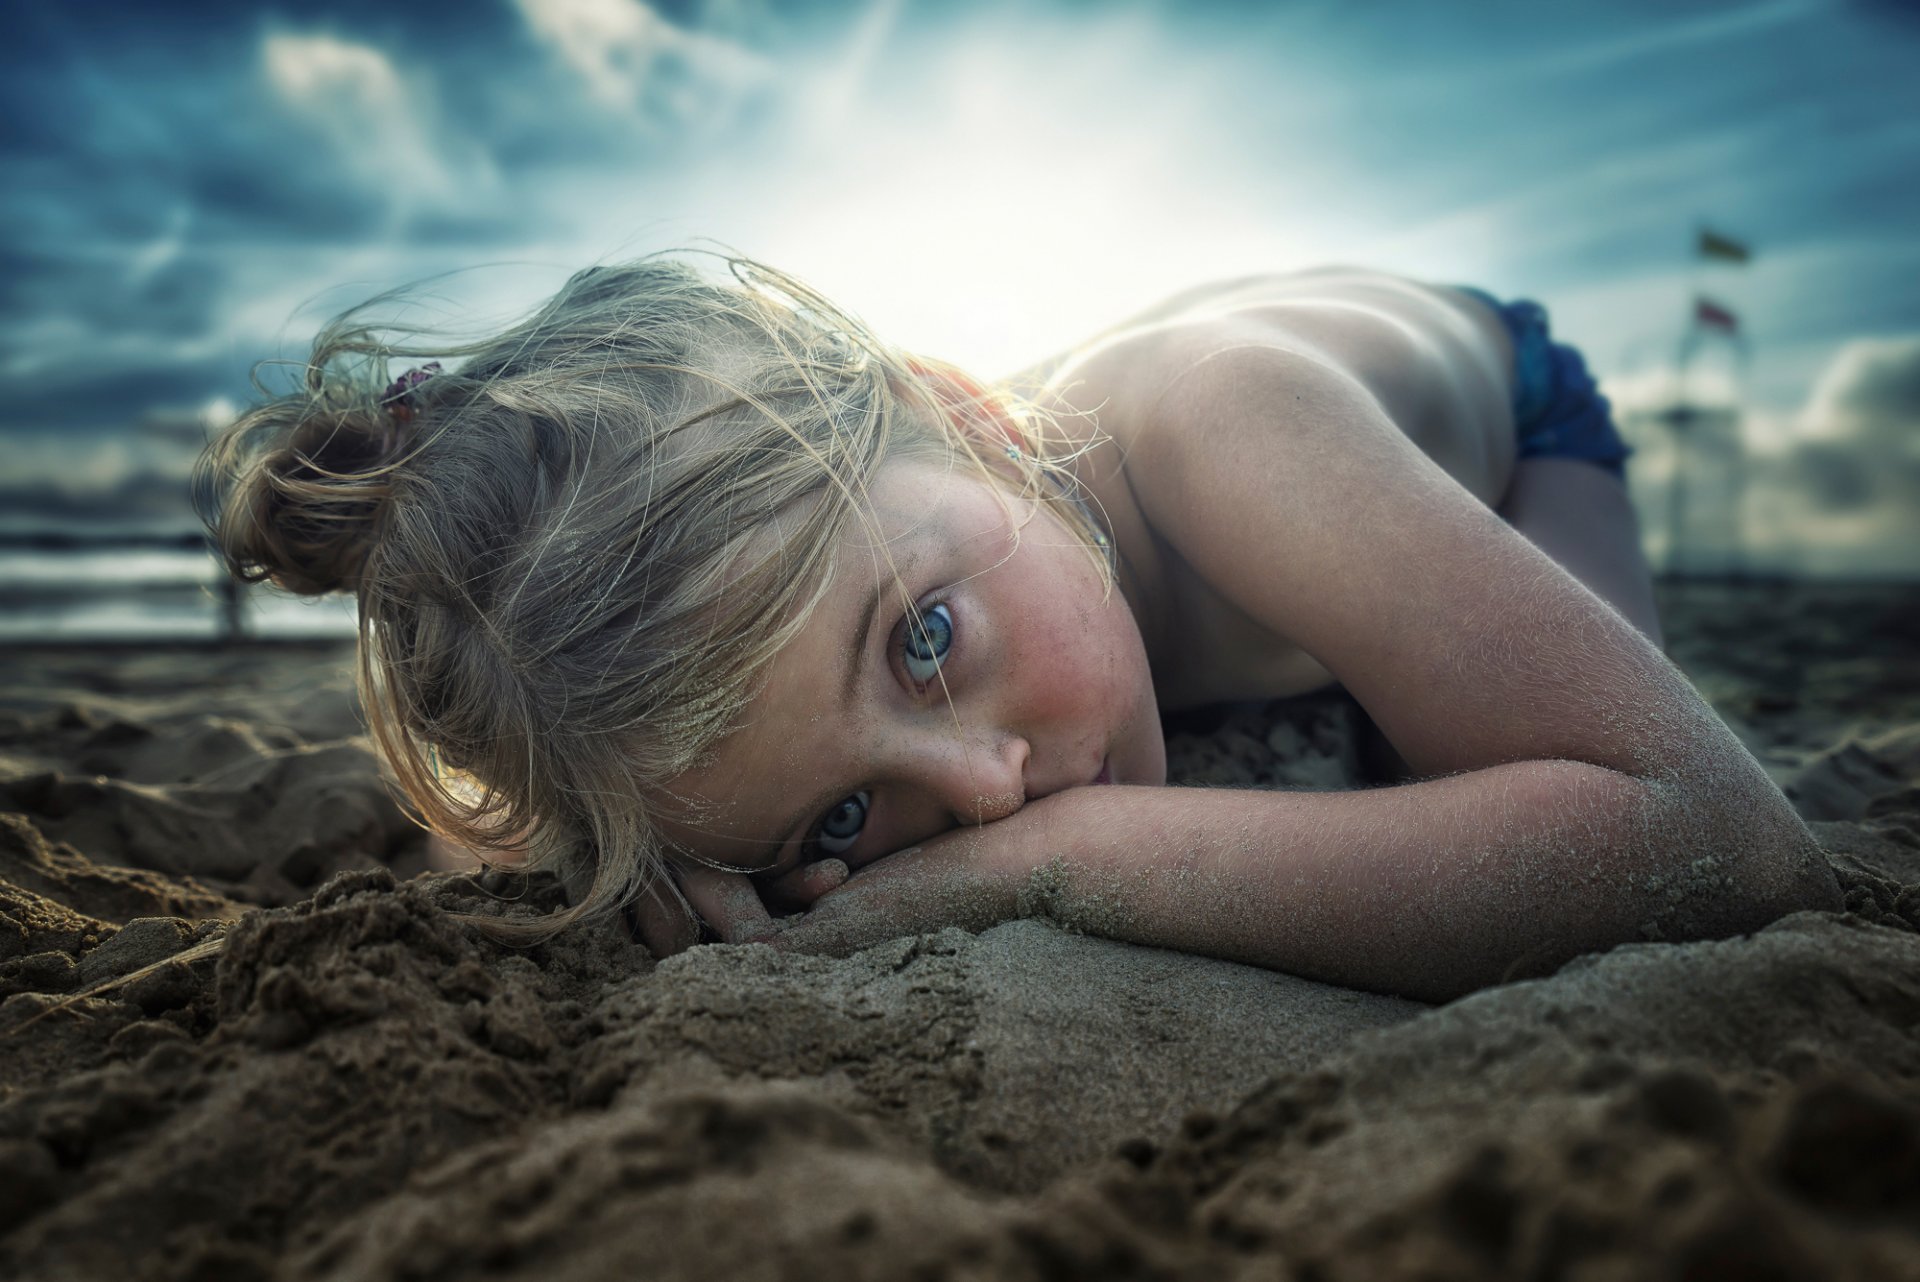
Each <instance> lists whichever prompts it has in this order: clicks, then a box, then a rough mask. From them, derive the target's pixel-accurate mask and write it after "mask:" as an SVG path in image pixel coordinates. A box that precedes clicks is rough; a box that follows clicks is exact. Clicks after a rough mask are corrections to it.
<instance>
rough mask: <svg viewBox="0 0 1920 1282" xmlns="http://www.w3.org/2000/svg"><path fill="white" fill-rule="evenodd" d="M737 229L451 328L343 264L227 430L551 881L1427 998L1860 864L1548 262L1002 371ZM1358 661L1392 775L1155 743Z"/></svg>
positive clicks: (252, 488)
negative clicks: (1194, 772) (893, 329)
mask: <svg viewBox="0 0 1920 1282" xmlns="http://www.w3.org/2000/svg"><path fill="white" fill-rule="evenodd" d="M725 261H726V263H727V265H728V267H729V268H730V274H729V277H728V278H725V279H718V278H713V277H709V276H708V275H705V274H703V273H701V272H700V271H698V270H696V268H695V267H693V266H691V265H689V264H688V263H687V262H686V261H685V260H683V259H680V258H653V259H648V260H643V261H641V262H638V263H633V264H629V265H625V266H613V267H598V268H593V269H590V270H588V271H585V272H582V273H580V274H579V275H577V276H575V277H574V278H573V279H572V280H571V281H569V282H568V283H567V285H566V286H565V288H563V289H562V290H561V291H560V293H559V294H558V295H557V296H556V297H555V298H554V299H553V300H552V301H551V302H549V303H548V304H547V305H546V306H545V307H544V308H543V309H542V310H541V311H540V312H538V313H537V314H536V315H535V316H534V317H533V318H532V319H531V320H529V321H527V322H525V323H523V324H520V325H517V326H515V327H514V328H512V329H510V330H509V331H508V332H506V333H504V334H502V335H500V336H499V337H498V338H495V339H491V340H488V341H484V342H479V343H473V344H468V345H464V346H454V347H448V346H445V345H440V346H430V345H426V344H423V343H422V342H419V341H406V340H404V339H402V338H399V337H396V336H395V332H394V331H393V330H391V329H389V328H383V327H378V326H373V325H370V324H365V323H362V322H361V321H360V320H358V319H357V313H349V314H348V316H346V317H342V318H341V319H340V320H338V321H336V322H335V323H334V324H333V325H332V326H331V327H330V328H329V329H328V330H327V331H326V332H325V333H323V334H322V335H321V336H320V338H319V339H318V340H317V344H316V348H315V351H314V353H313V356H312V360H311V363H310V365H309V366H308V369H307V377H306V382H305V388H304V390H303V391H301V392H298V393H296V394H294V395H290V396H286V397H283V398H281V399H278V400H274V401H272V402H270V403H267V404H265V405H262V406H259V407H257V408H255V409H254V410H252V411H251V412H250V413H248V414H247V415H246V416H245V417H244V418H243V419H242V420H241V421H240V422H239V423H237V424H236V425H235V426H234V428H233V429H232V431H231V432H230V433H229V434H228V435H227V436H226V437H225V438H224V439H223V440H222V441H221V442H219V443H218V444H217V445H216V446H215V448H214V450H213V451H212V452H211V454H210V456H209V460H208V462H209V465H210V467H211V470H212V472H213V474H214V476H216V477H217V478H219V479H220V480H221V481H222V482H223V486H222V489H223V492H224V507H223V509H222V510H221V511H220V512H219V514H218V516H217V518H216V519H215V525H216V529H217V533H218V537H219V539H220V544H221V547H222V548H223V549H224V551H225V554H226V556H227V558H228V560H229V562H230V565H231V567H232V569H233V570H234V571H235V572H236V573H238V574H240V575H242V576H243V577H246V578H249V579H256V580H257V579H264V578H271V579H273V580H274V581H275V582H277V583H279V584H281V585H282V586H284V587H287V588H290V589H292V590H293V591H296V592H303V593H316V592H327V591H333V590H337V589H345V590H350V591H352V592H354V593H355V594H356V595H357V597H358V600H359V606H360V619H361V649H360V654H361V682H362V688H363V695H364V698H365V701H366V706H367V709H368V714H369V719H370V722H371V726H372V730H373V734H374V736H375V738H376V740H377V742H378V744H379V746H380V748H381V750H382V752H383V754H384V755H385V757H386V758H387V760H388V761H389V762H390V763H391V765H392V767H393V769H394V770H395V772H396V773H397V775H398V778H399V781H400V783H401V785H402V787H403V788H404V789H405V791H406V793H407V794H408V796H409V797H410V798H411V799H412V801H413V802H414V803H415V804H416V805H417V806H418V807H419V809H420V810H421V811H422V813H423V814H424V815H425V817H426V818H427V820H428V821H429V822H430V823H431V824H432V825H433V826H434V828H435V829H436V830H437V831H439V832H440V833H442V834H444V835H446V836H447V837H449V838H450V839H452V840H455V841H458V842H460V843H462V844H464V845H467V846H469V847H472V848H474V849H476V850H480V851H486V852H491V853H492V854H493V856H494V857H495V858H498V859H501V860H505V861H515V862H525V863H526V864H527V865H529V866H541V865H553V866H557V867H558V868H560V869H561V870H562V872H563V873H564V874H565V875H566V876H567V878H568V882H569V885H570V886H572V887H573V888H574V891H575V894H574V903H573V906H572V907H571V908H569V909H568V910H567V911H565V912H564V913H561V914H557V915H556V917H555V918H554V919H552V920H551V921H550V922H548V923H545V928H547V929H551V928H553V927H555V926H558V925H562V924H565V923H566V922H569V921H572V920H575V919H577V918H580V917H587V916H598V915H601V914H605V913H610V912H615V911H619V910H621V909H625V910H626V912H627V916H628V920H629V921H631V922H632V923H634V925H635V928H636V930H637V931H638V933H639V935H640V936H641V938H643V939H644V940H645V942H646V943H647V944H648V946H649V947H651V948H652V949H653V950H654V951H655V952H656V953H662V954H664V953H667V952H671V951H674V950H676V949H680V948H684V947H686V946H688V945H689V944H691V943H692V942H695V940H696V939H697V938H698V937H699V935H698V928H699V925H700V923H701V922H703V923H704V925H705V927H706V928H707V929H708V930H710V931H711V932H712V933H713V935H714V936H716V937H718V938H721V939H724V940H728V941H733V942H744V941H753V940H760V941H767V942H771V943H773V944H774V945H775V946H776V947H782V948H791V949H798V950H805V951H828V952H843V951H847V950H850V949H853V948H857V947H860V946H863V945H866V944H869V943H873V942H877V941H879V940H882V939H886V938H890V937H893V936H897V935H903V934H911V933H915V932H920V931H926V930H932V929H936V928H938V927H941V926H944V925H949V924H958V925H961V926H965V927H968V928H971V929H978V928H982V927H984V926H986V925H988V924H991V923H993V922H996V921H1001V920H1004V919H1007V918H1010V917H1014V916H1019V915H1044V916H1046V917H1048V918H1051V919H1053V920H1055V921H1057V922H1060V923H1062V924H1065V925H1067V926H1069V927H1072V928H1078V929H1084V930H1086V931H1089V932H1093V933H1097V934H1102V935H1108V936H1112V937H1115V938H1119V939H1126V940H1132V941H1135V942H1137V943H1142V944H1151V945H1158V946H1161V947H1167V948H1177V949H1183V950H1187V951H1191V952H1198V953H1207V954H1211V955H1214V956H1218V957H1225V958H1232V959H1235V960H1239V961H1244V962H1251V963H1254V964H1256V965H1260V966H1267V967H1272V968H1275V969H1278V970H1284V971H1289V972H1292V973H1295V974H1298V975H1304V976H1309V977H1312V978H1316V979H1321V980H1326V981H1329V982H1332V983H1338V984H1345V985H1349V986H1354V987H1360V988H1369V989H1377V990H1382V991H1388V992H1395V993H1402V994H1407V995H1410V996H1414V997H1419V998H1425V999H1430V1000H1432V999H1444V998H1448V997H1452V996H1455V995H1458V994H1461V993H1465V992H1468V991H1471V990H1473V989H1475V988H1477V987H1481V986H1484V985H1487V984H1491V983H1496V982H1499V981H1501V980H1502V979H1503V978H1507V977H1511V976H1513V975H1516V974H1532V973H1541V972H1545V971H1548V970H1551V969H1552V968H1554V967H1555V966H1557V965H1559V964H1560V963H1562V962H1564V961H1566V960H1567V959H1569V958H1571V957H1573V956H1575V955H1577V954H1579V953H1582V952H1588V951H1593V950H1597V949H1604V948H1607V947H1610V946H1612V945H1614V944H1617V943H1621V942H1623V941H1627V940H1635V939H1676V938H1690V937H1714V936H1724V935H1729V934H1733V933H1737V932H1741V931H1747V930H1752V929H1755V928H1757V927H1759V926H1761V925H1762V924H1764V923H1766V922H1768V921H1770V920H1772V919H1774V918H1775V917H1778V916H1780V915H1781V914H1784V913H1787V912H1791V911H1794V910H1796V909H1801V908H1829V909H1837V908H1838V907H1839V905H1840V900H1839V893H1838V891H1837V889H1836V887H1835V884H1834V882H1833V879H1832V876H1831V874H1830V873H1829V871H1828V869H1827V866H1826V863H1825V860H1824V859H1823V858H1822V856H1821V855H1820V853H1819V850H1818V848H1817V847H1816V845H1815V844H1814V842H1813V840H1812V838H1811V837H1810V836H1809V835H1808V833H1807V831H1806V829H1805V828H1804V827H1803V826H1802V825H1801V823H1800V821H1799V819H1798V818H1797V817H1796V816H1795V814H1794V812H1793V810H1792V809H1791V808H1790V807H1789V806H1788V804H1787V802H1786V800H1785V799H1784V798H1783V797H1782V796H1781V794H1780V792H1779V791H1778V790H1777V789H1776V788H1775V787H1774V786H1773V784H1772V783H1771V782H1770V781H1769V779H1768V778H1767V776H1766V774H1765V773H1764V772H1763V771H1762V770H1761V768H1760V767H1759V765H1758V764H1757V763H1756V762H1755V761H1754V760H1753V758H1752V757H1751V756H1749V755H1748V753H1747V752H1746V751H1745V750H1744V749H1743V748H1742V747H1741V745H1740V743H1739V742H1738V741H1737V740H1736V739H1735V738H1734V737H1733V736H1732V735H1731V734H1730V733H1729V732H1728V731H1727V729H1726V728H1725V727H1724V726H1723V725H1722V724H1721V723H1720V721H1719V720H1718V719H1717V718H1716V717H1715V716H1714V715H1713V713H1712V712H1711V711H1710V710H1709V709H1708V708H1707V706H1706V705H1705V704H1704V703H1703V702H1702V701H1701V699H1700V696H1699V695H1698V694H1696V693H1695V692H1694V691H1693V689H1692V688H1691V687H1690V686H1689V685H1688V684H1687V681H1686V680H1685V678H1684V677H1683V676H1682V675H1681V674H1680V673H1679V672H1678V671H1677V670H1676V669H1675V668H1674V667H1673V666H1672V665H1671V664H1670V663H1668V662H1667V660H1666V659H1665V658H1664V657H1663V656H1662V654H1661V652H1660V650H1659V648H1658V645H1657V641H1658V624H1657V621H1656V619H1655V616H1654V610H1653V605H1652V598H1651V593H1650V590H1649V585H1648V581H1647V572H1646V568H1645V564H1644V562H1643V560H1642V559H1641V555H1640V552H1639V545H1638V538H1637V534H1636V530H1635V525H1634V519H1633V515H1632V510H1631V508H1630V507H1629V505H1628V502H1627V496H1626V491H1625V488H1624V485H1623V483H1622V479H1621V477H1622V467H1621V464H1622V460H1623V459H1624V458H1625V456H1626V454H1627V448H1626V447H1625V446H1624V445H1623V444H1622V443H1621V441H1620V439H1619V437H1618V435H1617V434H1616V432H1615V431H1614V428H1613V426H1612V424H1611V422H1610V421H1609V419H1608V411H1607V404H1606V402H1605V400H1603V399H1602V398H1600V397H1599V396H1598V394H1597V393H1596V391H1595V389H1594V385H1593V382H1592V379H1591V377H1590V376H1589V375H1588V374H1587V372H1586V369H1585V366H1584V364H1583V363H1582V361H1581V360H1580V357H1579V356H1578V354H1577V353H1575V352H1574V351H1572V350H1571V349H1569V348H1566V347H1564V346H1560V345H1557V344H1554V343H1553V342H1552V341H1551V339H1550V338H1549V336H1548V332H1547V328H1546V320H1545V316H1544V314H1543V313H1542V312H1541V311H1540V309H1539V308H1538V307H1536V306H1535V305H1533V304H1530V303H1515V304H1511V305H1507V306H1501V305H1500V304H1498V303H1497V302H1495V300H1493V299H1491V298H1488V297H1487V296H1486V295H1484V294H1480V293H1478V292H1477V291H1473V290H1465V289H1454V288H1446V287H1441V286H1434V285H1427V284H1420V283H1416V282H1413V281H1408V280H1402V279H1398V278H1394V277H1390V276H1385V275H1380V274H1377V273H1373V272H1367V271H1360V270H1353V269H1345V268H1340V269H1328V270H1321V271H1312V272H1301V273H1297V274H1292V275H1280V276H1259V277H1250V278H1247V279H1243V280H1236V281H1231V282H1226V283H1222V284H1216V285H1209V286H1206V287H1203V288H1200V289H1196V290H1193V291H1191V292H1189V293H1186V294H1182V295H1180V296H1178V297H1176V298H1174V299H1171V300H1169V301H1168V302H1167V303H1165V304H1164V305H1162V306H1160V307H1158V308H1156V309H1154V310H1153V311H1152V312H1150V313H1148V314H1146V315H1144V316H1141V317H1138V318H1136V319H1134V320H1133V321H1131V322H1129V323H1127V324H1125V325H1124V326H1121V327H1119V328H1117V329H1115V330H1112V331H1110V332H1108V333H1107V334H1105V335H1103V336H1101V337H1099V338H1097V339H1095V340H1093V341H1091V342H1089V343H1088V344H1086V345H1085V346H1083V347H1081V348H1078V349H1076V350H1075V351H1073V352H1072V353H1071V354H1070V355H1068V356H1067V357H1065V358H1062V359H1060V360H1056V361H1053V362H1049V363H1048V364H1046V365H1044V366H1041V367H1040V368H1038V369H1037V370H1035V371H1031V372H1029V373H1028V374H1026V375H1022V376H1017V377H1015V378H1013V379H1011V380H1009V381H1007V382H1006V383H1004V384H1000V385H996V386H995V387H993V388H991V389H989V388H985V387H982V386H981V385H979V384H977V383H975V382H974V381H973V380H972V379H970V378H969V377H968V376H967V375H965V374H963V373H961V372H960V371H959V370H957V369H954V368H952V367H951V366H947V365H944V364H940V363H938V362H935V361H931V360H926V359H923V358H916V357H914V356H911V355H909V354H907V353H905V352H903V351H900V350H899V349H897V348H893V347H890V346H888V345H887V344H885V343H884V342H882V341H881V340H880V339H879V338H878V337H876V336H875V335H873V334H872V333H870V332H869V331H868V330H867V329H865V328H864V327H863V326H862V325H861V324H859V323H858V322H857V321H855V320H854V319H853V318H852V317H851V316H849V315H848V314H846V313H845V312H843V311H841V310H839V309H837V308H835V307H834V306H832V305H831V304H830V303H829V302H827V301H826V300H825V299H823V298H821V297H820V296H818V295H817V294H815V293H813V292H812V291H810V290H809V289H807V288H806V287H805V286H803V285H802V284H800V283H799V282H797V281H795V280H793V279H792V278H790V277H788V276H785V275H783V274H781V273H779V272H776V271H774V270H772V269H770V268H767V267H765V266H763V265H761V264H758V263H754V262H752V261H750V260H744V259H738V258H728V259H726V260H725ZM429 356H432V357H439V358H441V359H443V360H445V361H446V362H447V364H446V365H445V366H442V365H440V364H438V363H428V364H426V365H424V366H420V367H418V368H415V369H412V370H410V371H408V372H407V373H405V374H403V375H402V376H401V377H400V378H399V379H397V380H396V381H394V382H392V383H390V384H389V383H387V381H386V380H387V378H388V376H389V375H390V373H391V372H392V371H391V370H389V369H388V368H387V362H388V360H389V359H390V358H392V359H396V360H404V361H413V360H419V359H421V358H423V357H429ZM383 387H384V391H383V390H382V389H383ZM1335 681H1337V682H1339V683H1340V684H1341V685H1343V686H1344V687H1345V688H1346V689H1347V691H1349V692H1350V693H1351V694H1352V695H1353V697H1354V698H1355V699H1357V700H1358V702H1359V703H1360V704H1361V705H1362V706H1363V707H1364V708H1365V709H1366V711H1367V712H1368V714H1369V715H1370V716H1371V717H1372V719H1373V721H1374V722H1375V723H1376V724H1377V725H1378V727H1379V729H1380V731H1381V732H1382V733H1384V735H1385V737H1386V739H1387V740H1388V741H1389V742H1390V743H1391V745H1392V747H1393V748H1394V749H1395V750H1396V751H1397V753H1398V755H1399V757H1400V758H1401V759H1402V760H1403V762H1404V764H1405V767H1406V772H1405V773H1406V777H1407V778H1408V780H1409V781H1408V782H1404V783H1400V784H1398V785H1397V786H1390V787H1379V788H1373V789H1369V790H1364V791H1356V792H1334V793H1300V792H1270V791H1246V790H1228V789H1217V788H1204V789H1203V788H1166V787H1163V786H1161V785H1163V784H1164V783H1165V779H1166V758H1165V749H1164V745H1163V740H1162V736H1161V726H1160V716H1161V713H1162V711H1165V710H1172V709H1182V708H1189V707H1193V706H1196V705H1201V704H1208V703H1215V702H1220V701H1226V700H1251V699H1265V698H1270V697H1276V696H1285V695H1294V694H1299V693H1302V692H1306V691H1310V690H1314V689H1316V688H1319V687H1322V686H1325V685H1328V684H1329V683H1331V682H1335ZM681 892H684V895H683V894H682V893H681ZM689 906H690V910H689ZM693 914H697V916H698V918H699V919H700V922H696V921H695V920H694V917H693ZM494 925H495V929H502V928H501V927H500V926H499V924H498V923H497V922H495V924H494ZM523 929H527V928H523Z"/></svg>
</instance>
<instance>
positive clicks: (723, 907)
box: [679, 864, 774, 944]
mask: <svg viewBox="0 0 1920 1282" xmlns="http://www.w3.org/2000/svg"><path fill="white" fill-rule="evenodd" d="M679 878H680V886H681V889H683V890H685V891H686V893H687V902H688V903H690V904H692V905H693V911H695V912H696V913H699V914H700V919H701V920H702V921H704V922H706V923H707V925H709V926H711V927H712V928H713V931H714V933H715V934H717V935H719V936H720V938H721V939H723V940H725V941H726V942H727V943H729V944H744V943H746V942H748V941H750V940H754V939H764V938H766V937H767V936H769V935H771V934H772V933H773V929H774V927H773V918H772V916H770V915H769V914H768V912H767V906H766V905H765V904H763V903H761V902H760V892H759V890H758V889H756V888H755V887H754V884H753V883H752V882H751V881H748V880H747V879H746V878H745V877H744V876H742V875H741V874H739V873H737V872H716V871H715V870H713V869H711V868H703V867H700V866H699V865H697V864H692V865H682V866H681V868H680V872H679Z"/></svg>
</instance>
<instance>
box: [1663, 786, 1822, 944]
mask: <svg viewBox="0 0 1920 1282" xmlns="http://www.w3.org/2000/svg"><path fill="white" fill-rule="evenodd" d="M1766 791H1767V793H1769V794H1770V795H1767V796H1762V797H1750V798H1748V799H1747V804H1745V805H1741V806H1737V807H1728V808H1727V810H1726V811H1723V812H1722V817H1721V821H1720V822H1718V823H1715V824H1712V825H1711V827H1710V829H1709V830H1708V831H1699V830H1696V834H1695V839H1694V840H1692V841H1689V842H1687V843H1685V848H1684V850H1683V851H1682V852H1681V858H1680V859H1679V860H1678V861H1677V866H1675V867H1674V868H1673V870H1672V872H1671V873H1670V875H1669V878H1668V885H1667V886H1666V887H1665V889H1666V891H1667V894H1666V896H1665V899H1666V901H1667V904H1668V905H1669V906H1670V907H1671V909H1672V910H1673V911H1672V912H1671V913H1670V914H1656V920H1655V922H1654V927H1655V929H1654V931H1653V932H1652V933H1654V934H1655V936H1656V937H1658V936H1662V935H1664V936H1665V937H1667V938H1688V937H1693V938H1719V939H1724V938H1727V937H1729V936H1732V935H1745V934H1752V933H1753V932H1754V931H1757V930H1759V929H1761V928H1762V927H1764V926H1767V925H1770V924H1771V923H1773V922H1775V921H1778V920H1779V919H1780V918H1782V917H1785V916H1787V915H1789V914H1791V913H1796V912H1807V911H1815V912H1839V911H1841V910H1842V909H1843V908H1844V907H1845V903H1846V897H1845V895H1843V894H1842V892H1841V890H1840V883H1839V880H1838V878H1836V877H1835V876H1834V872H1833V866H1832V864H1830V863H1829V862H1828V860H1827V856H1826V852H1825V851H1824V850H1822V849H1821V847H1820V843H1819V842H1818V841H1816V840H1815V839H1814V837H1813V834H1812V833H1810V832H1809V831H1807V827H1806V825H1805V824H1804V823H1802V822H1801V821H1800V816H1799V815H1798V814H1796V813H1795V812H1794V810H1793V808H1792V806H1791V805H1790V804H1789V803H1788V801H1787V799H1786V798H1785V797H1784V796H1782V795H1781V794H1780V793H1779V791H1778V790H1777V789H1774V788H1772V787H1770V786H1769V787H1768V788H1767V790H1766ZM1662 915H1664V916H1667V917H1668V920H1665V921H1662V920H1660V919H1659V918H1660V916H1662ZM1688 918H1691V919H1692V920H1691V921H1689V920H1688Z"/></svg>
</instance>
